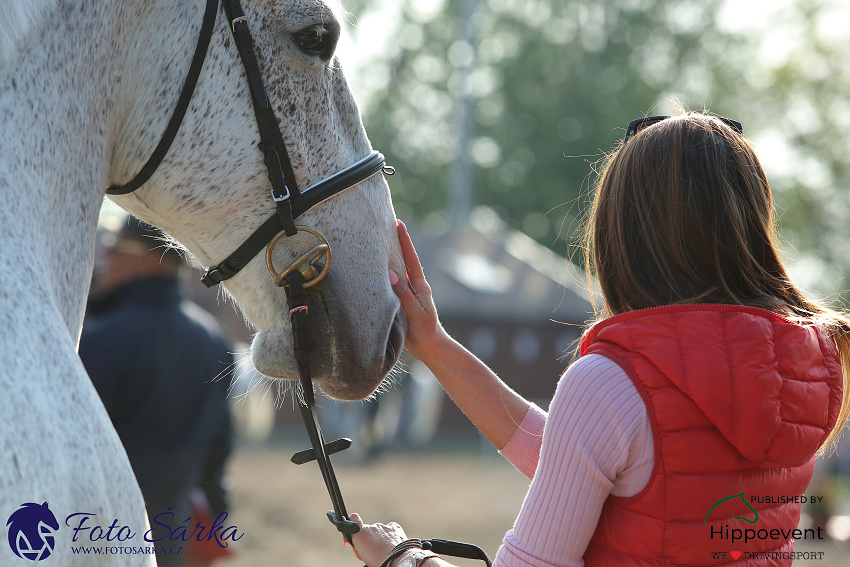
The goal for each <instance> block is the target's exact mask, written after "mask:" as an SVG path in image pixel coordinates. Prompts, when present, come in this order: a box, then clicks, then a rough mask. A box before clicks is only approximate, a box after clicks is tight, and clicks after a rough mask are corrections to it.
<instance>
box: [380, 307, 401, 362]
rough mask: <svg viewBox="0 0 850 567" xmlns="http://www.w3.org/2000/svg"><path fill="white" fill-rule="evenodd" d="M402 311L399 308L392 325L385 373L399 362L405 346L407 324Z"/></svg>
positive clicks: (385, 357)
mask: <svg viewBox="0 0 850 567" xmlns="http://www.w3.org/2000/svg"><path fill="white" fill-rule="evenodd" d="M402 313H403V312H402V311H401V309H399V311H398V312H396V315H395V317H393V322H392V324H391V325H390V335H389V337H388V339H387V348H386V350H385V351H384V368H383V371H384V374H387V373H388V372H389V371H390V370H392V368H393V366H395V363H396V362H398V359H399V357H401V351H402V349H403V348H404V331H405V324H404V319H403V315H402Z"/></svg>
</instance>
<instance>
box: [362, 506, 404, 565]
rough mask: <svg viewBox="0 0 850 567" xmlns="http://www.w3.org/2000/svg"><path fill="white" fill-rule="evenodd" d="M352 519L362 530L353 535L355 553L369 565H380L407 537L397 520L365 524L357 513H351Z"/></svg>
mask: <svg viewBox="0 0 850 567" xmlns="http://www.w3.org/2000/svg"><path fill="white" fill-rule="evenodd" d="M351 520H352V521H353V522H355V523H356V524H357V525H358V526H360V531H359V532H357V533H356V534H354V535H353V536H352V541H354V555H356V556H357V559H359V560H360V561H363V562H364V563H365V564H366V565H368V566H369V567H379V566H380V565H381V563H383V562H384V560H385V559H386V558H387V556H388V555H389V554H390V552H391V551H392V550H393V548H394V547H395V546H396V545H398V544H400V543H401V542H403V541H405V540H406V539H407V536H406V535H405V533H404V530H403V529H402V528H401V526H400V525H398V524H396V523H395V522H390V523H389V524H364V523H363V520H362V519H361V518H360V516H359V515H357V514H351Z"/></svg>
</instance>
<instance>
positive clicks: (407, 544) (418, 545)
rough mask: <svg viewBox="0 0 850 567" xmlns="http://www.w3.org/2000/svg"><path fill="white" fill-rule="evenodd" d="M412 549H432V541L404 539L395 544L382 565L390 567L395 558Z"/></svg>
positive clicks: (382, 566)
mask: <svg viewBox="0 0 850 567" xmlns="http://www.w3.org/2000/svg"><path fill="white" fill-rule="evenodd" d="M411 549H431V543H430V542H425V543H423V542H422V540H421V539H407V540H404V541H403V542H401V543H400V544H398V545H397V546H395V547H394V548H393V550H392V551H390V554H389V555H388V556H387V558H386V559H385V560H384V562H383V563H381V567H389V564H390V563H391V562H392V560H393V559H395V558H396V557H398V556H399V555H401V554H402V553H404V552H405V551H408V550H411Z"/></svg>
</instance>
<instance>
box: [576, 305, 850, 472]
mask: <svg viewBox="0 0 850 567" xmlns="http://www.w3.org/2000/svg"><path fill="white" fill-rule="evenodd" d="M597 341H606V342H611V343H614V344H616V345H618V346H620V347H622V348H624V349H626V350H628V351H630V352H634V353H638V354H640V355H641V356H643V357H645V358H646V359H647V360H648V361H649V362H650V363H651V364H652V365H653V366H655V367H656V368H657V369H658V370H659V371H660V372H661V373H662V374H664V376H665V377H667V378H668V379H669V380H670V381H671V382H672V383H673V384H674V385H675V386H676V387H677V388H678V389H679V390H681V391H682V392H683V393H684V394H685V395H686V396H687V397H688V398H690V400H692V401H693V403H694V404H695V406H696V408H697V409H698V410H699V411H701V412H702V413H703V414H704V415H705V416H706V418H707V419H708V420H709V421H711V423H712V424H713V425H714V426H715V427H716V428H717V429H718V430H719V431H720V433H721V434H722V435H723V436H724V437H725V438H726V440H728V441H729V443H731V444H732V445H733V446H734V447H735V449H737V450H738V452H740V454H741V455H742V456H743V457H745V458H746V459H747V460H749V461H751V462H753V463H756V464H764V465H780V466H799V465H802V464H803V463H805V462H806V461H808V460H809V459H810V458H811V455H812V453H813V452H814V451H816V450H817V449H818V448H819V447H820V446H821V444H822V443H823V442H824V440H825V439H826V437H827V435H828V434H829V432H830V431H831V429H832V427H833V425H834V423H835V419H836V416H837V415H838V411H839V409H840V407H841V399H842V396H841V393H842V373H841V363H840V360H839V356H838V352H837V350H836V348H835V345H834V344H833V342H832V340H831V338H830V337H829V334H828V333H827V332H826V331H824V330H823V329H821V328H819V327H816V326H812V325H803V324H799V323H797V322H792V321H789V320H787V319H785V318H783V317H781V316H779V315H777V314H775V313H773V312H771V311H767V310H764V309H758V308H751V307H742V306H733V305H677V306H667V307H658V308H652V309H644V310H640V311H633V312H629V313H625V314H622V315H617V316H615V317H611V318H609V319H606V320H604V321H601V322H600V323H598V324H596V325H595V326H594V327H592V328H591V329H590V330H589V331H588V333H587V335H586V336H585V338H584V339H583V341H582V347H581V352H582V354H584V352H585V351H586V350H587V349H588V348H589V346H590V345H591V344H593V343H595V342H597Z"/></svg>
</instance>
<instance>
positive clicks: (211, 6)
mask: <svg viewBox="0 0 850 567" xmlns="http://www.w3.org/2000/svg"><path fill="white" fill-rule="evenodd" d="M218 2H219V0H207V4H206V9H205V11H204V21H203V24H202V26H201V32H200V35H199V38H198V45H197V47H196V48H195V54H194V56H193V57H192V63H191V65H190V66H189V72H188V73H187V75H186V81H185V82H184V84H183V90H182V91H181V93H180V97H179V98H178V100H177V105H176V106H175V108H174V111H173V113H172V115H171V119H170V120H169V122H168V125H167V127H166V129H165V132H164V133H163V135H162V138H161V139H160V141H159V144H157V146H156V148H155V149H154V151H153V153H152V154H151V157H150V159H148V161H147V163H145V165H144V166H143V167H142V169H141V170H140V171H139V173H138V174H136V176H135V177H134V178H133V179H132V180H131V181H129V182H128V183H126V184H124V185H120V186H115V185H113V186H111V187H109V188H108V189H107V191H106V192H107V194H109V195H125V194H127V193H132V192H133V191H135V190H136V189H139V188H140V187H141V186H142V185H144V184H145V182H146V181H148V179H150V177H151V175H153V173H154V171H156V169H157V167H158V166H159V165H160V163H161V162H162V160H163V158H164V157H165V155H166V153H168V149H169V148H170V147H171V143H172V142H173V141H174V138H175V137H176V136H177V131H178V130H179V128H180V124H181V123H182V121H183V117H184V116H185V114H186V111H187V109H188V108H189V103H190V101H191V99H192V94H193V93H194V91H195V86H196V85H197V82H198V78H199V76H200V74H201V68H202V66H203V63H204V59H205V58H206V53H207V49H208V47H209V44H210V40H211V38H212V33H213V28H214V26H215V19H216V11H217V7H218ZM221 2H222V4H223V5H224V10H225V14H226V15H227V18H228V21H229V22H230V30H231V32H232V34H233V39H234V40H235V42H236V47H237V49H238V50H239V56H240V58H241V60H242V64H243V66H244V67H245V72H246V76H247V79H248V86H249V88H250V92H251V101H252V103H253V106H254V114H255V116H256V119H257V127H258V128H259V131H260V143H259V149H260V151H262V152H263V157H264V161H265V164H266V168H267V169H268V174H269V181H270V182H271V196H272V200H273V201H274V202H275V214H274V215H272V216H271V217H270V218H269V219H268V220H267V221H266V222H264V223H263V224H262V225H261V226H260V227H259V228H258V229H257V230H256V231H254V233H253V234H252V235H251V236H249V237H248V238H247V239H246V240H245V242H243V243H242V244H241V245H240V246H239V247H238V248H237V249H236V250H235V251H234V252H233V253H232V254H230V255H229V256H228V257H227V258H225V259H224V260H222V261H221V262H220V263H219V264H218V265H215V266H211V267H210V268H207V270H206V272H205V273H204V276H203V277H202V278H201V281H202V282H203V283H204V285H206V286H207V287H212V286H214V285H217V284H219V283H221V282H222V281H224V280H226V279H229V278H232V277H233V276H235V275H236V274H237V273H238V272H239V270H241V269H242V268H244V267H245V266H246V265H247V264H248V262H249V261H251V260H252V259H253V258H254V257H255V256H256V255H257V254H258V253H259V252H260V251H261V250H262V249H263V248H266V266H267V267H268V270H269V272H270V273H271V275H272V277H273V278H274V280H275V284H276V285H277V286H279V287H283V288H284V290H285V292H286V299H287V303H288V304H289V310H290V315H289V317H290V323H291V325H292V338H293V346H294V351H295V360H296V364H297V366H298V372H299V375H300V383H301V386H302V394H303V395H302V397H301V398H299V399H298V408H299V410H300V411H301V417H302V419H303V420H304V425H305V426H306V428H307V433H308V436H309V438H310V444H311V448H310V449H306V450H304V451H300V452H298V453H296V454H295V455H293V456H292V462H293V463H295V464H299V465H300V464H304V463H308V462H310V461H313V460H315V461H316V462H317V463H318V465H319V470H320V471H321V473H322V478H323V479H324V481H325V486H326V487H327V490H328V494H329V495H330V497H331V502H332V504H333V510H332V511H329V512H328V513H327V515H328V518H329V519H330V521H331V523H333V524H334V526H336V528H337V530H338V531H340V532H341V533H342V534H343V535H344V536H345V539H346V540H347V541H348V542H349V543H352V541H351V535H352V534H354V533H357V532H358V531H359V530H360V527H359V526H358V525H357V524H356V523H354V522H353V521H351V519H350V518H349V517H348V512H347V511H346V509H345V502H344V501H343V499H342V493H341V492H340V489H339V484H338V483H337V480H336V475H335V473H334V470H333V465H332V464H331V460H330V455H332V454H333V453H337V452H339V451H342V450H344V449H347V448H348V447H350V446H351V440H350V439H337V440H336V441H332V442H330V443H325V440H324V437H323V436H322V429H321V427H320V426H319V422H318V420H317V418H316V416H315V414H314V412H313V407H314V406H315V396H314V393H313V382H312V379H311V375H310V351H311V342H312V341H311V336H310V325H309V318H308V307H307V303H306V295H305V292H304V289H305V288H307V287H311V286H313V285H316V284H317V283H319V282H320V281H321V280H322V278H323V277H324V276H325V274H327V271H328V269H329V267H330V262H331V252H330V245H329V244H328V242H327V240H326V239H325V238H324V237H323V236H322V235H321V234H320V233H319V232H318V231H316V230H314V229H311V228H309V227H305V226H300V225H296V224H295V220H296V219H297V218H298V217H300V216H301V215H302V214H304V213H305V212H306V211H308V210H309V209H311V208H312V207H313V206H315V205H316V204H318V203H321V202H322V201H324V200H326V199H328V198H330V197H332V196H334V195H336V194H337V193H340V192H341V191H344V190H346V189H349V188H351V187H353V186H354V185H357V184H358V183H361V182H362V181H365V180H366V179H368V178H370V177H372V176H374V175H376V174H378V173H379V172H381V171H383V172H385V173H387V174H390V175H391V174H392V173H393V170H392V168H391V167H388V166H387V165H386V163H385V161H384V156H383V155H382V154H381V153H380V152H377V151H372V152H370V153H369V155H368V156H366V157H364V158H362V159H360V160H359V161H357V162H356V163H354V164H353V165H351V166H349V167H347V168H345V169H343V170H341V171H338V172H337V173H334V174H333V175H331V176H330V177H328V178H326V179H324V180H322V181H320V182H318V183H315V184H313V185H310V186H309V187H307V188H305V189H303V190H299V188H298V182H297V181H296V179H295V173H294V171H293V169H292V164H291V162H290V161H289V154H288V153H287V151H286V145H285V143H284V141H283V136H282V135H281V132H280V127H279V126H278V122H277V119H276V118H275V115H274V112H273V111H272V108H271V105H270V104H269V100H268V97H267V96H266V91H265V87H264V83H263V78H262V74H261V73H260V67H259V63H258V62H257V55H256V52H255V51H254V40H253V38H252V36H251V31H250V29H249V22H248V18H247V17H246V16H245V13H244V12H243V11H242V6H241V5H240V3H239V0H221ZM298 232H308V233H310V234H312V235H313V236H315V237H316V238H317V239H318V240H319V242H320V244H319V245H318V246H316V247H314V248H313V249H312V250H310V251H309V252H307V253H306V254H304V255H302V256H301V257H299V258H298V259H297V260H296V261H295V262H293V263H292V264H291V265H290V266H289V267H288V268H287V269H286V270H283V271H282V272H280V273H278V272H277V271H276V270H275V268H274V266H273V264H272V259H271V256H272V254H271V253H272V250H273V249H274V246H275V244H276V243H277V242H278V241H279V240H280V239H281V238H283V237H288V236H293V235H295V234H296V233H298ZM322 259H324V266H322V267H321V268H320V267H319V266H318V263H319V262H320V261H321V260H322ZM416 541H419V540H416ZM420 543H422V544H423V545H426V546H427V547H428V548H429V549H433V550H434V551H436V552H438V553H444V554H446V555H454V556H457V557H467V558H470V559H481V560H483V561H484V562H485V563H486V564H487V565H488V566H489V565H490V560H489V559H488V558H487V555H486V554H485V553H484V552H483V551H482V550H481V549H479V548H477V547H475V546H473V545H470V544H465V543H459V542H452V541H447V540H440V539H432V540H421V542H420Z"/></svg>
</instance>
